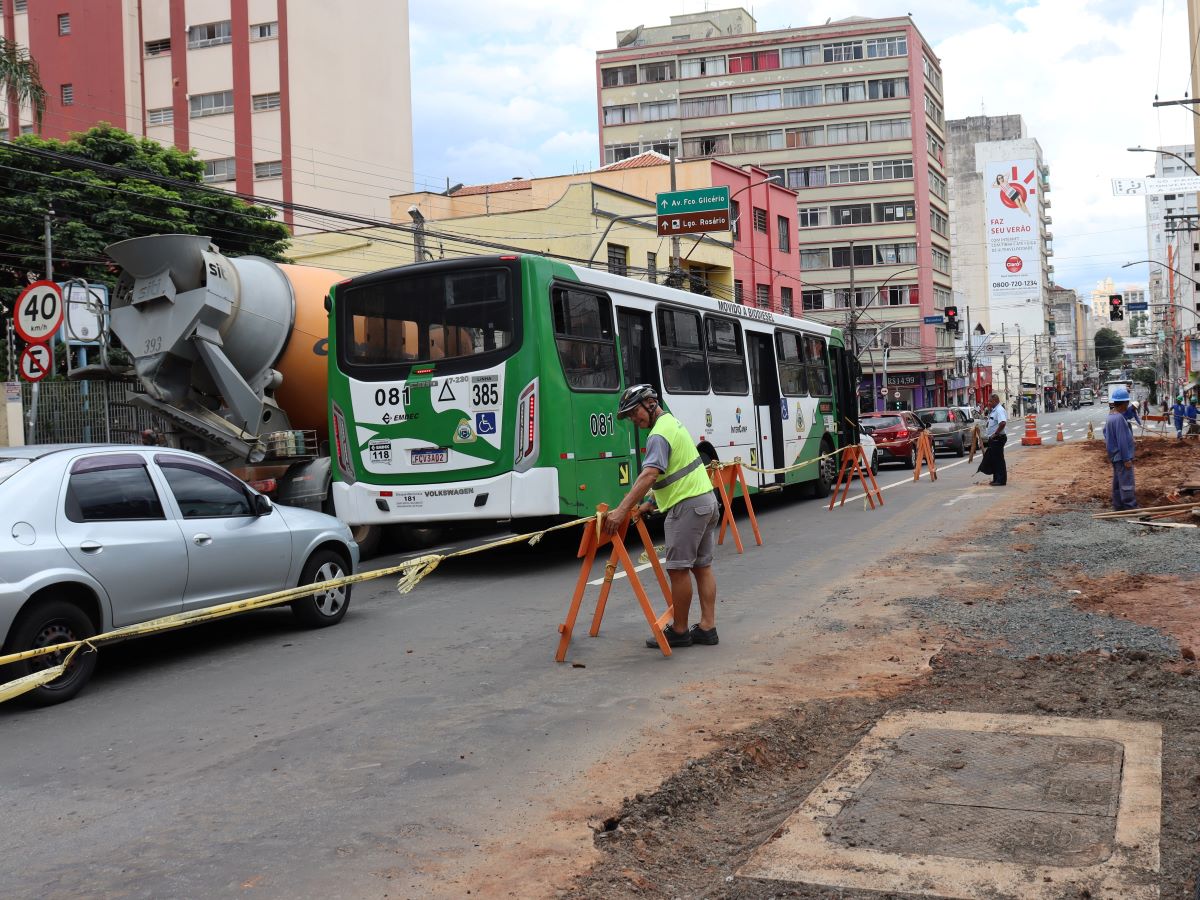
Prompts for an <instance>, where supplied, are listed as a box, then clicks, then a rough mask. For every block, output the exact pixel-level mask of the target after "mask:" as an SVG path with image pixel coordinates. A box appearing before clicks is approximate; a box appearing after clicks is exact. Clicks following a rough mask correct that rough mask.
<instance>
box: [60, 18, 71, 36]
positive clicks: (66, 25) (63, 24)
mask: <svg viewBox="0 0 1200 900" xmlns="http://www.w3.org/2000/svg"><path fill="white" fill-rule="evenodd" d="M58 33H59V34H60V35H62V36H66V35H68V34H70V33H71V14H70V13H59V15H58Z"/></svg>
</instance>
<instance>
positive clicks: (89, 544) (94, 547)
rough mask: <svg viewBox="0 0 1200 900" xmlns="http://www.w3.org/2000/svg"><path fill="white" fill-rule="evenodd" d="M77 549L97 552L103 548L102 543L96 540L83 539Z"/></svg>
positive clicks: (85, 551)
mask: <svg viewBox="0 0 1200 900" xmlns="http://www.w3.org/2000/svg"><path fill="white" fill-rule="evenodd" d="M79 549H80V550H82V551H83V552H84V553H99V552H100V551H101V550H103V549H104V545H103V544H101V543H99V542H98V541H84V542H83V543H82V544H80V545H79Z"/></svg>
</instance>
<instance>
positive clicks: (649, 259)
mask: <svg viewBox="0 0 1200 900" xmlns="http://www.w3.org/2000/svg"><path fill="white" fill-rule="evenodd" d="M646 280H647V281H649V282H650V283H651V284H654V283H655V282H657V281H658V254H657V253H652V252H650V253H647V254H646Z"/></svg>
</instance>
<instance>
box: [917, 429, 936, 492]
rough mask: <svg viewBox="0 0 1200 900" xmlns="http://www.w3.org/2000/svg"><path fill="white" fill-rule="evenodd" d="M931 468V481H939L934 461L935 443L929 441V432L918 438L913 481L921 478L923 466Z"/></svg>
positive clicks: (923, 432)
mask: <svg viewBox="0 0 1200 900" xmlns="http://www.w3.org/2000/svg"><path fill="white" fill-rule="evenodd" d="M922 463H924V464H925V465H927V466H928V467H929V480H930V481H937V463H935V462H934V461H933V442H932V441H930V440H929V432H928V431H927V430H926V431H922V432H921V435H920V437H918V438H917V460H916V463H915V465H913V481H916V480H917V479H918V478H920V477H921V464H922Z"/></svg>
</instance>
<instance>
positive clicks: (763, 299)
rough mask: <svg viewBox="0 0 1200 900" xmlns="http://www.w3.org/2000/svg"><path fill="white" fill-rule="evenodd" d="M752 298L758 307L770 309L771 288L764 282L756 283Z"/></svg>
mask: <svg viewBox="0 0 1200 900" xmlns="http://www.w3.org/2000/svg"><path fill="white" fill-rule="evenodd" d="M754 300H755V302H756V303H757V304H758V308H759V309H770V308H771V288H770V287H769V286H767V285H765V284H756V285H755V286H754Z"/></svg>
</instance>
